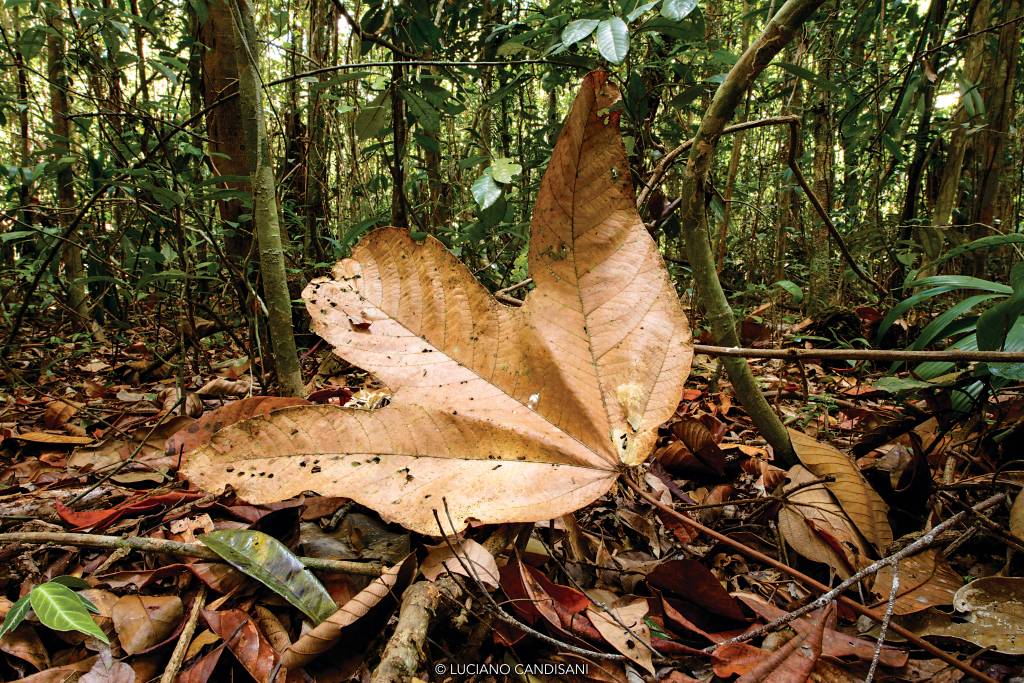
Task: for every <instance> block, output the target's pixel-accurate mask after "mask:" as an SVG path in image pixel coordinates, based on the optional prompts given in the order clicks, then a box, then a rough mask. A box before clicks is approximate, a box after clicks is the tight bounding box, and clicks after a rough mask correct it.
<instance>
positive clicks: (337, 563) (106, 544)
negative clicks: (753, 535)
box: [0, 531, 381, 576]
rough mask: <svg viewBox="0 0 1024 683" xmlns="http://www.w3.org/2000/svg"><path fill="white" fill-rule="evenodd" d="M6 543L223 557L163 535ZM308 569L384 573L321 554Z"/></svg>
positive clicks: (47, 535)
mask: <svg viewBox="0 0 1024 683" xmlns="http://www.w3.org/2000/svg"><path fill="white" fill-rule="evenodd" d="M2 543H28V544H35V545H39V544H45V543H54V544H57V545H71V546H78V547H83V548H112V549H117V548H130V549H131V550H140V551H142V552H150V553H166V554H168V555H175V556H178V557H196V558H199V559H201V560H217V561H220V562H222V561H223V558H221V556H220V555H218V554H217V553H215V552H213V551H212V550H210V549H209V548H207V547H206V546H205V545H198V544H194V543H181V542H179V541H168V540H165V539H162V538H145V537H142V536H127V537H121V536H100V535H98V534H73V533H62V532H52V531H32V532H24V533H8V534H0V544H2ZM299 560H300V561H301V562H302V564H304V565H306V568H307V569H313V570H317V571H324V572H335V573H338V574H358V575H361V576H380V572H381V565H380V563H378V562H351V561H348V560H325V559H322V558H319V557H300V558H299Z"/></svg>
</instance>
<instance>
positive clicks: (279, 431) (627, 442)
mask: <svg viewBox="0 0 1024 683" xmlns="http://www.w3.org/2000/svg"><path fill="white" fill-rule="evenodd" d="M618 99H619V93H618V90H617V89H616V88H615V87H614V86H613V85H612V84H611V83H609V82H608V75H607V74H606V73H600V72H595V73H592V74H590V75H588V76H587V77H586V78H585V79H584V81H583V85H582V87H581V90H580V93H579V95H578V96H577V98H576V101H575V103H574V104H573V107H572V110H571V112H570V114H569V117H568V119H567V121H566V123H565V126H564V128H563V130H562V133H561V135H560V136H559V139H558V143H557V144H556V146H555V149H554V152H553V154H552V157H551V161H550V162H549V164H548V168H547V172H546V173H545V175H544V179H543V181H542V182H541V187H540V191H539V194H538V196H537V202H536V205H535V207H534V213H533V223H532V228H531V237H530V248H529V266H530V271H531V276H532V277H533V281H534V283H535V285H536V288H535V289H534V290H533V291H532V292H530V294H529V295H528V296H527V297H526V301H525V303H524V305H523V306H522V307H521V308H512V307H508V306H505V305H503V304H501V303H500V302H498V301H497V300H495V299H494V298H493V297H492V296H491V295H490V294H489V293H488V292H487V291H486V290H485V289H484V288H483V287H482V286H481V285H480V284H479V283H478V282H477V281H476V280H475V279H474V278H473V276H472V274H471V273H470V271H469V270H468V269H467V268H466V267H465V266H463V265H462V264H461V263H459V262H458V261H457V260H456V258H455V257H454V256H453V255H452V254H451V253H450V252H448V251H447V250H446V249H445V248H444V247H443V246H442V244H441V243H440V242H438V241H437V240H435V239H433V238H431V237H428V238H427V239H426V241H425V242H424V243H422V244H417V243H416V242H415V241H413V239H412V238H411V237H410V236H409V233H408V231H406V230H402V229H398V228H384V229H380V230H377V231H374V232H372V233H370V234H369V235H367V236H366V237H365V238H364V239H363V240H362V241H361V242H360V243H359V244H358V245H357V246H356V248H355V249H354V251H353V255H352V258H351V259H345V260H343V261H341V262H339V263H338V264H337V265H336V266H335V268H334V271H333V274H332V277H330V278H321V279H318V280H314V281H313V282H312V283H310V285H309V286H308V287H307V288H306V291H305V292H304V293H303V298H304V299H305V300H306V304H307V308H308V310H309V312H310V315H311V316H312V319H313V329H314V330H315V331H316V332H317V333H318V334H319V335H320V336H322V337H323V338H324V339H326V340H327V341H328V342H330V343H331V344H332V345H333V347H334V350H335V353H337V354H338V355H339V356H341V357H342V358H344V359H345V360H347V361H349V362H350V363H352V364H353V365H356V366H359V367H362V368H365V369H367V370H370V371H372V372H373V373H374V374H375V375H376V376H377V377H378V378H379V379H381V380H382V381H383V382H384V383H386V384H387V385H388V386H389V387H390V389H391V390H392V391H393V392H394V395H393V398H392V402H391V404H390V405H388V406H386V407H384V408H381V409H379V410H375V411H362V410H346V409H344V408H338V407H334V406H300V407H294V408H285V409H283V410H280V411H276V412H274V413H272V414H270V415H268V416H266V417H257V418H253V419H250V420H246V421H243V422H240V423H238V424H236V425H233V426H231V427H227V428H225V429H223V430H222V431H220V432H218V433H217V434H216V435H215V436H214V437H213V439H212V440H211V441H210V442H209V443H207V444H206V445H204V446H202V447H201V448H198V449H196V451H195V452H194V453H192V454H191V456H190V457H189V458H188V462H187V463H186V465H185V467H184V468H183V474H184V476H186V477H187V478H188V479H190V480H191V481H192V482H193V483H194V484H196V485H197V486H199V487H200V488H203V489H205V490H210V491H219V490H222V489H223V488H224V487H225V486H226V485H231V486H233V487H234V488H235V489H236V490H237V491H238V493H239V494H240V496H241V497H243V498H245V499H247V500H249V501H252V502H255V503H265V502H270V501H276V500H281V499H284V498H287V497H289V496H293V495H296V494H298V493H301V492H303V491H309V490H312V491H317V492H318V493H320V494H322V495H333V496H345V497H349V498H352V499H354V500H356V501H358V502H359V503H362V504H364V505H366V506H368V507H371V508H373V509H374V510H376V511H377V512H378V513H380V514H381V516H383V517H384V518H385V519H387V520H390V521H395V522H398V523H400V524H402V525H404V526H406V527H408V528H410V529H413V530H415V531H419V532H422V533H429V534H437V533H438V531H439V529H438V523H437V521H436V520H435V516H434V513H435V511H437V512H438V513H439V514H440V516H441V519H443V520H446V522H445V529H446V530H448V526H449V525H448V523H447V518H448V517H449V516H450V518H451V519H452V520H453V522H454V525H455V526H456V528H457V529H458V528H463V527H465V526H466V525H467V524H468V522H469V521H471V520H477V521H479V522H482V523H501V522H519V521H521V522H530V521H538V520H545V519H551V518H554V517H558V516H560V515H563V514H566V513H568V512H571V511H573V510H576V509H578V508H580V507H582V506H584V505H586V504H588V503H590V502H591V501H593V500H595V499H596V498H598V497H599V496H601V495H602V494H604V493H605V492H606V491H607V490H608V489H609V488H610V487H611V486H612V484H613V482H614V481H615V478H616V476H617V474H618V470H619V468H620V467H621V465H622V464H623V463H625V464H630V465H632V464H637V463H639V462H641V461H643V459H644V458H646V457H647V455H648V454H649V452H650V451H651V449H652V447H653V445H654V442H655V439H656V437H657V428H658V426H659V425H660V424H661V423H662V422H664V421H665V420H667V419H668V418H669V417H671V415H672V414H673V412H674V410H675V408H676V405H677V404H678V403H679V400H680V398H681V395H682V387H683V382H684V380H685V378H686V375H687V372H688V370H689V365H690V360H691V358H692V345H691V343H690V331H689V327H688V325H687V322H686V318H685V316H684V315H683V311H682V308H681V306H680V303H679V300H678V297H677V295H676V292H675V289H674V287H673V285H672V283H671V281H670V279H669V276H668V272H667V271H666V269H665V266H664V263H663V261H662V259H661V256H660V254H659V253H658V249H657V246H656V244H655V243H654V241H653V240H652V239H651V236H650V235H649V234H648V232H647V230H646V229H645V227H644V224H643V222H642V221H641V219H640V216H639V215H638V214H637V212H636V208H635V205H634V193H633V188H632V186H631V184H630V180H629V178H630V173H629V168H628V164H627V161H626V155H625V150H624V149H623V146H622V140H621V136H620V134H619V128H618V118H619V113H618V112H617V111H614V105H615V104H616V102H617V101H618Z"/></svg>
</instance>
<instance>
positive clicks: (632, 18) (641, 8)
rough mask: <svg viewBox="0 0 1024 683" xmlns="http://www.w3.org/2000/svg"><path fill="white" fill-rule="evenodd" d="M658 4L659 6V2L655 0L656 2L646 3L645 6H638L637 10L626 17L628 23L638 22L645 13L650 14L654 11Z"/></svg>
mask: <svg viewBox="0 0 1024 683" xmlns="http://www.w3.org/2000/svg"><path fill="white" fill-rule="evenodd" d="M657 4H658V2H657V0H655V1H654V2H645V3H644V4H642V5H639V6H637V7H636V8H634V9H633V11H632V12H630V13H629V14H627V15H626V21H628V22H634V21H636V20H637V19H639V18H640V17H641V16H643V15H644V13H646V12H649V11H650V10H652V9H654V6H655V5H657Z"/></svg>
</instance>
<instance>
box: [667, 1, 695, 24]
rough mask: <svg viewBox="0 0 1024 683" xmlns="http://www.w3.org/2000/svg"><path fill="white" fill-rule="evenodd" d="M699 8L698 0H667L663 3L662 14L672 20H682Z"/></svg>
mask: <svg viewBox="0 0 1024 683" xmlns="http://www.w3.org/2000/svg"><path fill="white" fill-rule="evenodd" d="M695 9H697V0H665V2H663V3H662V4H661V16H663V17H665V18H666V19H671V20H672V21H682V20H683V19H685V18H686V17H688V16H690V13H691V12H693V10H695Z"/></svg>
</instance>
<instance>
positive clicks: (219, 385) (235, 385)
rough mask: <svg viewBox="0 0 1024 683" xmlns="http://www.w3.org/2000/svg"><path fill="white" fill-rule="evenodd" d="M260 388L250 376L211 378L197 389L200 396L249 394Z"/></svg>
mask: <svg viewBox="0 0 1024 683" xmlns="http://www.w3.org/2000/svg"><path fill="white" fill-rule="evenodd" d="M254 391H259V388H258V387H256V386H254V385H253V382H252V379H251V378H249V377H246V378H243V379H225V378H224V377H217V378H215V379H211V380H210V381H209V382H207V383H206V384H204V385H203V386H201V387H199V388H198V389H196V394H197V395H198V396H215V397H216V396H248V395H250V394H252V393H253V392H254Z"/></svg>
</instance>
